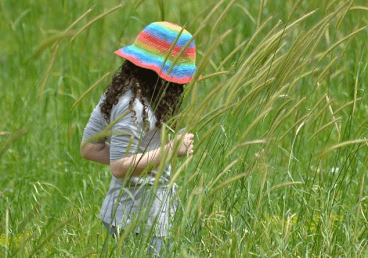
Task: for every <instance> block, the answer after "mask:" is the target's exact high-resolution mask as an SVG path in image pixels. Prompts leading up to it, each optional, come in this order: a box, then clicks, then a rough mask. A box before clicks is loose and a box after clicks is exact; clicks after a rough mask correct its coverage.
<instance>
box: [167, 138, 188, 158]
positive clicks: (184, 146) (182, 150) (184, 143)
mask: <svg viewBox="0 0 368 258" xmlns="http://www.w3.org/2000/svg"><path fill="white" fill-rule="evenodd" d="M181 137H182V139H181V142H180V147H179V149H178V157H182V156H184V155H186V154H187V155H192V154H193V141H194V134H192V133H185V134H184V135H183V134H179V135H178V139H180V138H181ZM166 146H167V147H169V148H170V152H171V151H172V149H173V147H174V140H171V141H169V142H168V143H167V144H166Z"/></svg>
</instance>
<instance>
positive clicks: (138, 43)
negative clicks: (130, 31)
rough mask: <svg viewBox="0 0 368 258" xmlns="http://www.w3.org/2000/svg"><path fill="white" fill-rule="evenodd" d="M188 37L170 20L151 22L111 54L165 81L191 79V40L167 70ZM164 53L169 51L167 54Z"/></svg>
mask: <svg viewBox="0 0 368 258" xmlns="http://www.w3.org/2000/svg"><path fill="white" fill-rule="evenodd" d="M181 31H182V33H181V34H180V32H181ZM179 34H180V36H179V37H178V35H179ZM191 39H192V35H191V34H190V33H189V32H188V31H186V30H185V29H183V28H182V27H180V26H179V25H176V24H174V23H170V22H154V23H151V24H149V25H148V26H147V27H145V28H144V29H143V30H142V31H141V32H140V33H139V35H138V37H137V38H136V40H135V41H134V43H133V45H130V46H126V47H123V48H121V49H119V50H116V51H115V54H117V55H119V56H121V57H123V58H125V59H127V60H129V61H131V62H132V63H134V64H135V65H137V66H140V67H143V68H146V69H151V70H153V71H155V72H156V73H157V74H158V76H160V77H161V78H163V79H165V80H167V81H170V82H175V83H180V84H185V83H189V82H190V81H191V80H192V79H193V75H194V73H195V71H196V65H195V59H196V50H195V43H194V40H192V41H191V43H190V44H189V45H188V47H187V48H185V49H184V51H183V52H182V54H181V55H180V57H179V58H178V60H177V61H176V62H175V64H174V67H173V68H172V69H171V71H169V70H170V67H171V65H172V64H173V63H174V60H175V59H176V58H177V56H178V55H179V53H180V52H181V51H182V49H183V47H184V45H185V44H186V43H187V42H188V41H190V40H191ZM175 41H176V42H175ZM174 42H175V46H173V47H172V45H173V43H174ZM171 48H172V49H171ZM170 49H171V51H170ZM168 53H170V55H169V56H168ZM166 58H167V59H166ZM165 59H166V61H165ZM169 72H170V73H169Z"/></svg>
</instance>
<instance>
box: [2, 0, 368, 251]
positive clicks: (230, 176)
mask: <svg viewBox="0 0 368 258" xmlns="http://www.w3.org/2000/svg"><path fill="white" fill-rule="evenodd" d="M367 11H368V7H367V5H366V3H365V1H363V0H355V1H354V0H347V1H344V0H336V1H327V2H323V1H317V0H311V1H300V0H299V1H296V0H287V1H267V0H260V1H257V2H254V1H240V0H233V1H226V0H223V1H219V2H216V3H213V2H212V1H209V0H204V1H201V2H198V1H197V2H188V1H187V2H184V1H176V0H175V1H169V2H167V1H166V2H164V1H136V2H134V1H124V2H122V3H121V2H119V1H52V2H49V1H42V0H41V1H37V2H34V1H23V2H22V4H18V3H15V2H11V1H2V2H0V13H1V15H0V17H1V21H0V28H1V31H2V33H1V41H0V62H1V67H2V72H1V73H0V87H1V89H2V90H1V91H0V100H1V101H0V107H1V111H2V112H1V113H0V119H1V121H2V123H1V126H0V132H1V133H0V159H1V162H0V171H1V173H0V179H1V180H0V182H1V183H0V207H1V208H0V218H1V219H0V221H1V224H0V245H1V249H0V251H1V255H3V256H4V257H52V256H55V257H64V256H73V257H91V256H94V257H97V256H101V257H115V256H119V255H120V252H121V249H120V246H121V245H123V242H124V241H125V242H126V244H124V246H125V249H124V256H125V257H146V256H147V248H146V247H147V244H148V242H149V240H148V239H147V237H145V236H143V235H140V236H138V237H137V238H133V237H131V236H130V235H129V234H128V233H129V232H128V231H129V230H128V231H126V232H125V233H126V235H124V236H122V238H125V237H126V238H125V239H124V240H122V239H120V240H114V239H112V238H110V237H109V236H108V234H107V233H106V230H105V228H104V227H103V225H102V224H101V222H100V221H99V219H98V218H97V215H98V214H99V209H100V205H101V203H102V200H103V198H104V196H105V193H106V191H107V187H108V183H109V180H110V177H111V174H110V171H109V168H108V167H107V166H103V165H98V164H94V163H91V162H88V161H85V160H83V159H81V158H80V156H79V145H80V141H81V135H82V132H83V128H84V126H85V124H86V122H87V120H88V118H89V115H90V112H91V111H92V109H93V107H94V106H95V105H96V103H97V102H98V99H99V97H100V95H101V93H102V92H103V90H104V87H105V85H106V84H107V83H108V81H109V79H110V78H111V74H113V73H114V71H116V70H117V69H118V67H119V65H120V64H121V61H122V60H121V59H119V58H118V57H115V56H114V55H113V51H114V50H116V49H118V48H119V47H121V46H123V45H128V44H131V43H132V42H133V40H134V38H135V36H136V35H137V34H138V33H139V31H140V30H142V29H143V27H144V26H145V25H147V24H149V23H150V22H153V21H157V20H163V19H165V20H169V21H172V22H175V23H178V24H181V25H183V26H186V29H187V30H188V31H190V32H192V34H193V35H194V36H195V41H196V46H197V56H198V60H197V66H198V72H197V74H196V77H195V78H196V79H195V81H194V82H193V83H191V84H189V85H187V87H186V92H185V96H184V104H183V111H182V112H181V114H180V115H179V116H178V117H176V119H177V121H178V124H179V126H180V127H185V128H186V130H187V131H190V132H194V133H195V135H196V140H195V146H196V147H195V154H194V156H193V157H192V158H188V159H178V160H177V159H176V158H175V157H171V156H167V162H171V164H172V166H173V175H172V181H171V183H170V185H173V183H174V182H175V183H177V184H178V185H179V192H178V197H179V199H180V205H179V209H178V211H177V213H176V215H175V217H174V221H173V228H172V230H171V233H170V238H169V239H170V241H171V246H170V248H169V249H168V250H166V251H167V255H166V256H167V257H224V256H225V257H253V256H254V257H365V256H367V254H368V251H367V243H368V234H367V230H366V229H367V223H368V221H367V215H366V210H367V202H366V199H367V197H366V195H367V193H365V182H366V181H367V180H366V173H365V172H366V170H367V165H366V164H368V160H367V151H366V150H367V149H366V148H367V142H368V140H367V139H366V134H367V131H366V130H367V126H366V124H367V108H366V106H367V105H366V104H365V102H366V96H365V93H366V92H365V91H366V86H367V79H366V78H367V60H368V54H367V49H366V48H365V45H366V43H365V42H367V40H368V37H367V35H368V34H367V33H368V29H367V26H366V24H367V18H366V17H367V15H366V14H367ZM200 75H203V78H202V79H199V76H200ZM167 131H168V130H166V133H165V134H164V136H163V137H164V139H163V141H164V140H165V139H167V138H168V137H172V135H169V133H168V132H167ZM163 168H164V166H162V167H160V169H163Z"/></svg>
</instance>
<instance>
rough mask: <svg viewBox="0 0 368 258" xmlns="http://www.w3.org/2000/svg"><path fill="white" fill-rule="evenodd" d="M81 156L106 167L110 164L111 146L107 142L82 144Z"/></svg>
mask: <svg viewBox="0 0 368 258" xmlns="http://www.w3.org/2000/svg"><path fill="white" fill-rule="evenodd" d="M80 154H81V156H82V157H83V158H85V159H88V160H92V161H95V162H98V163H102V164H106V165H109V164H110V145H108V144H107V143H106V142H105V141H100V142H98V143H87V144H85V143H84V142H82V144H81V148H80Z"/></svg>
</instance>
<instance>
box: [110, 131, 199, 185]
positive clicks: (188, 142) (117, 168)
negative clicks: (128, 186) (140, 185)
mask: <svg viewBox="0 0 368 258" xmlns="http://www.w3.org/2000/svg"><path fill="white" fill-rule="evenodd" d="M179 137H180V136H179ZM193 138H194V135H193V134H190V133H187V134H185V135H184V136H183V138H182V144H181V145H180V148H179V150H178V156H179V157H181V156H184V155H186V154H188V155H192V154H193ZM172 147H173V141H169V142H167V143H166V144H165V146H164V150H166V149H167V150H168V151H169V153H170V152H171V151H172ZM164 150H162V148H158V149H156V150H153V151H150V152H147V153H144V154H143V153H139V154H136V155H132V156H130V157H124V158H121V159H119V160H116V161H113V162H111V163H110V168H111V173H112V174H113V176H114V177H116V178H124V177H125V176H126V175H127V173H129V176H139V175H140V174H141V173H142V172H143V171H144V170H145V169H147V167H148V168H151V169H152V168H156V167H157V166H158V165H159V164H160V161H161V155H162V152H163V151H164ZM133 169H134V171H129V170H133Z"/></svg>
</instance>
